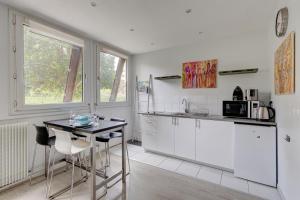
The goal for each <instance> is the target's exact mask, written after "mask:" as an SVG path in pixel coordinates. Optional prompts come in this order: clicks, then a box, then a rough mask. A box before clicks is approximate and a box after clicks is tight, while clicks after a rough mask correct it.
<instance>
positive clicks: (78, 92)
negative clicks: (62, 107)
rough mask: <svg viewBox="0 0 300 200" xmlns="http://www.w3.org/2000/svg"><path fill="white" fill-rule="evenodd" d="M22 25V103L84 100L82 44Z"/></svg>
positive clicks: (54, 102) (34, 103) (33, 103)
mask: <svg viewBox="0 0 300 200" xmlns="http://www.w3.org/2000/svg"><path fill="white" fill-rule="evenodd" d="M23 27H24V70H23V72H24V74H23V77H24V102H25V105H40V104H62V103H67V102H73V103H75V102H76V103H78V102H83V56H82V55H83V47H82V46H79V45H76V44H73V43H71V42H69V40H67V39H66V40H63V39H61V38H62V37H61V36H60V38H56V37H51V35H49V34H47V33H46V32H45V33H44V32H43V31H42V30H38V31H37V30H36V29H33V28H30V27H28V26H26V25H24V26H23ZM52 34H53V33H52Z"/></svg>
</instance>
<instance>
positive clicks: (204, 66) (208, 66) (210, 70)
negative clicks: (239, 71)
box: [182, 59, 218, 88]
mask: <svg viewBox="0 0 300 200" xmlns="http://www.w3.org/2000/svg"><path fill="white" fill-rule="evenodd" d="M217 65H218V60H217V59H213V60H205V61H197V62H187V63H183V64H182V88H216V87H217Z"/></svg>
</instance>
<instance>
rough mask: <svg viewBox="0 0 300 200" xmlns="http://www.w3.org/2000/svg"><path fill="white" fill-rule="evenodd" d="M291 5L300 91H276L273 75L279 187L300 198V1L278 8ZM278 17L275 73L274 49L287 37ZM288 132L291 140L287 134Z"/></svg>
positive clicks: (283, 1) (293, 199)
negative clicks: (280, 29) (281, 34)
mask: <svg viewBox="0 0 300 200" xmlns="http://www.w3.org/2000/svg"><path fill="white" fill-rule="evenodd" d="M285 6H287V7H288V9H289V26H288V33H290V32H291V31H295V32H296V75H295V78H296V79H295V80H296V91H295V94H292V95H280V96H277V95H275V94H274V83H273V80H274V79H273V78H272V98H273V99H274V105H275V107H276V111H277V123H278V146H279V149H278V150H279V152H278V158H279V188H280V189H281V191H282V192H283V194H284V196H285V198H286V200H298V199H300V82H299V80H300V70H299V63H300V51H299V48H300V40H299V37H298V36H299V34H300V13H299V10H300V1H299V0H278V4H277V10H279V9H280V8H282V7H285ZM277 10H276V11H274V21H273V22H272V23H270V31H269V38H270V45H269V46H270V50H269V53H270V64H271V65H272V74H273V72H274V67H273V66H274V53H275V50H276V49H277V47H278V46H279V45H280V44H281V43H282V42H283V39H284V38H277V37H276V36H275V32H274V22H275V16H276V12H277ZM286 134H288V135H290V136H291V142H290V143H288V142H286V141H285V140H284V139H283V138H284V137H285V135H286Z"/></svg>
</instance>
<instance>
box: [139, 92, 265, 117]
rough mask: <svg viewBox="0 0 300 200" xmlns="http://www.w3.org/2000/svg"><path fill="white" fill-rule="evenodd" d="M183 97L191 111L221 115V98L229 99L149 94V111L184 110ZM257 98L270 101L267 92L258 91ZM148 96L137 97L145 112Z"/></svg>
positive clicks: (227, 98)
mask: <svg viewBox="0 0 300 200" xmlns="http://www.w3.org/2000/svg"><path fill="white" fill-rule="evenodd" d="M183 98H186V99H187V100H188V102H189V103H190V111H191V112H200V113H207V112H208V113H209V114H210V115H222V102H223V100H231V97H228V96H227V97H225V96H224V97H220V96H216V95H189V96H172V98H168V99H167V100H166V99H163V98H159V97H153V96H150V101H149V102H150V103H149V111H150V112H152V111H157V112H184V108H185V107H184V106H185V105H184V104H182V100H183ZM259 100H260V101H262V102H263V103H264V104H266V105H267V104H268V103H269V101H270V94H269V93H259ZM147 105H148V96H147V94H143V95H141V96H140V97H139V111H140V112H147Z"/></svg>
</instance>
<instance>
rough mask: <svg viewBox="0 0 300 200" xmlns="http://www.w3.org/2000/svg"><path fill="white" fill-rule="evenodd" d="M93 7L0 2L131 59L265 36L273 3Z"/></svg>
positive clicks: (153, 0) (225, 0) (81, 1)
mask: <svg viewBox="0 0 300 200" xmlns="http://www.w3.org/2000/svg"><path fill="white" fill-rule="evenodd" d="M93 1H94V2H95V3H96V4H97V5H96V6H95V7H92V6H91V0H0V2H4V3H5V4H8V5H11V6H13V7H16V8H18V9H19V10H21V11H25V12H27V13H34V14H36V15H41V16H43V17H48V18H51V19H52V20H55V21H59V22H60V23H62V24H65V25H67V26H70V27H73V28H75V29H77V30H79V31H82V32H84V33H86V34H88V35H89V36H91V37H92V38H94V39H97V40H99V41H102V42H105V43H108V44H110V45H112V46H115V47H119V48H120V49H123V50H125V51H127V52H129V53H131V54H139V53H145V52H149V51H155V50H158V49H164V48H170V47H174V46H181V45H186V44H192V43H201V41H202V40H213V39H216V38H223V37H231V36H235V35H239V34H244V33H247V32H252V31H258V30H265V28H266V27H267V26H269V23H270V20H271V19H272V17H273V4H274V1H275V0H93ZM187 9H192V12H191V13H189V14H187V13H186V12H185V11H186V10H187ZM130 29H134V31H130ZM199 32H203V33H202V34H199Z"/></svg>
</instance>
